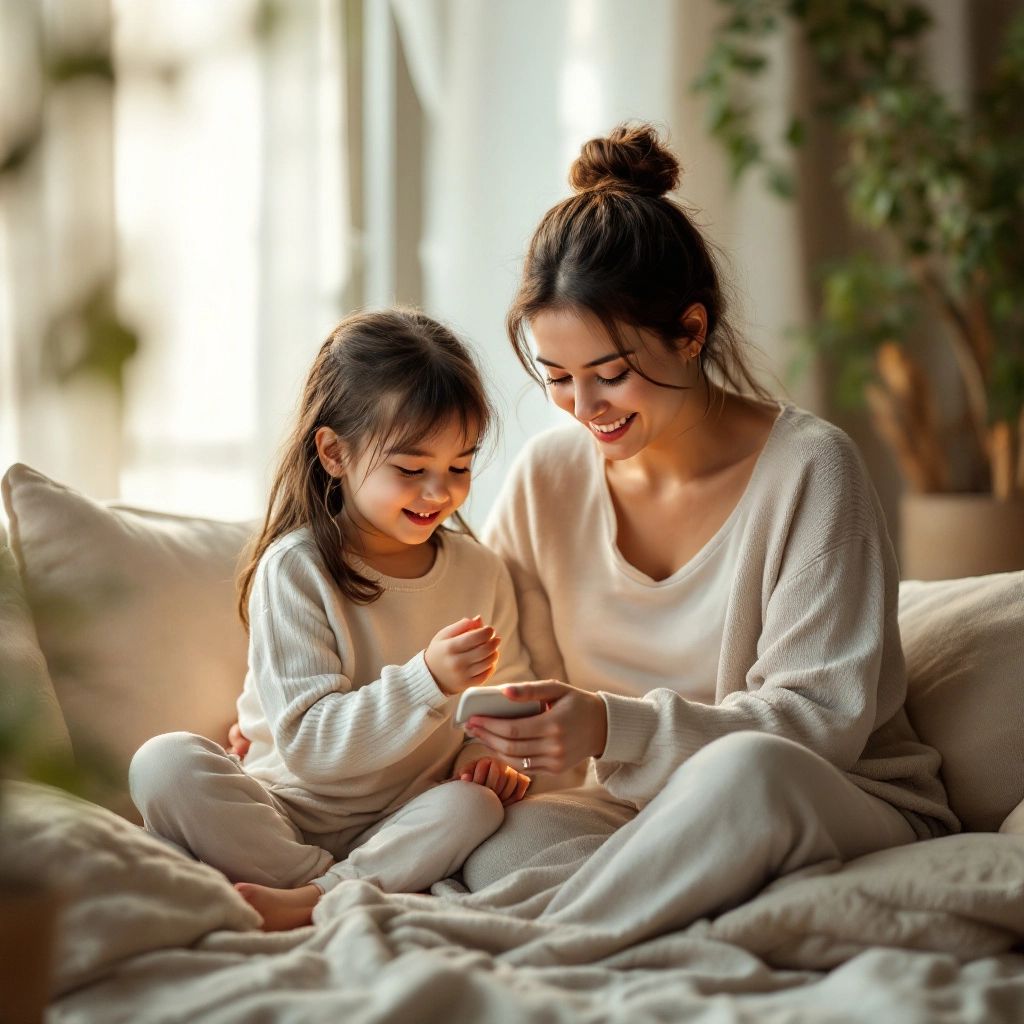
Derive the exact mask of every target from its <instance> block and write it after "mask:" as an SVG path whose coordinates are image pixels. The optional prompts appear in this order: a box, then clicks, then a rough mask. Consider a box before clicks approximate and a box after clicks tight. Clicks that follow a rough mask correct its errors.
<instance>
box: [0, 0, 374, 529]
mask: <svg viewBox="0 0 1024 1024" xmlns="http://www.w3.org/2000/svg"><path fill="white" fill-rule="evenodd" d="M348 7H351V4H350V3H347V2H346V0H295V2H291V3H287V4H266V3H263V2H261V0H217V2H216V3H210V2H208V0H81V2H77V0H76V3H75V4H71V5H67V4H47V5H38V6H37V5H36V4H35V3H34V2H25V3H11V4H9V5H5V7H4V12H3V17H4V22H3V29H4V31H3V33H2V35H3V40H2V44H0V45H2V47H3V50H2V54H0V55H2V56H3V57H4V60H3V61H2V62H0V63H2V64H3V67H0V76H2V82H3V84H4V86H5V88H4V93H5V95H4V97H3V102H2V107H0V114H2V116H0V130H2V134H3V138H4V141H5V144H7V143H8V142H9V140H10V139H11V138H17V137H18V133H19V131H21V130H22V128H21V126H20V124H19V117H20V118H21V119H22V120H24V121H26V122H28V123H30V122H31V120H32V118H34V117H36V118H38V119H39V120H40V122H41V125H42V129H43V131H42V144H41V145H40V146H39V147H37V151H38V156H37V158H36V163H34V164H33V165H32V166H31V167H29V168H27V169H26V172H25V173H24V174H23V175H17V176H6V175H5V178H4V181H3V183H2V185H0V187H2V188H3V198H4V201H5V202H4V211H3V219H2V220H0V229H2V231H0V243H2V244H0V261H2V266H0V269H2V285H0V288H2V291H0V299H2V300H3V301H2V302H0V373H2V380H0V462H2V463H3V465H4V466H6V464H8V463H9V462H12V461H14V460H16V459H17V460H21V461H25V462H29V463H30V464H32V465H34V466H36V467H38V468H39V469H41V470H43V471H44V472H47V473H49V474H51V475H53V476H55V477H57V478H58V479H60V480H62V481H64V482H67V483H70V484H72V485H74V486H76V487H79V488H81V489H83V490H85V491H86V492H87V493H89V494H91V495H93V496H95V497H100V498H120V499H121V500H125V501H129V502H133V503H137V504H142V505H148V506H154V507H158V508H162V509H170V510H177V511H182V512H190V513H200V514H209V515H215V516H221V517H225V518H233V517H243V516H251V515H255V514H258V513H259V512H261V511H262V506H263V502H264V495H265V491H266V486H267V482H268V480H267V478H268V474H269V470H270V467H271V464H272V462H273V457H274V454H275V449H276V447H277V444H278V441H279V439H280V438H281V436H282V434H283V432H284V430H285V428H286V425H287V422H288V420H289V417H290V416H291V413H292V409H293V405H294V402H295V400H296V398H297V395H298V389H299V386H300V384H301V380H302V377H303V375H304V373H305V371H306V369H307V367H308V365H309V363H310V361H311V359H312V356H313V353H314V352H315V351H316V349H317V347H318V346H319V343H320V341H321V340H322V338H323V336H324V335H325V334H326V332H327V330H328V329H329V328H330V326H331V325H332V324H333V323H334V322H335V321H336V320H337V319H338V317H339V316H340V315H341V313H342V311H343V309H342V307H343V298H342V296H343V290H344V288H345V285H346V281H347V280H348V278H349V273H350V263H351V254H352V252H353V250H354V247H355V243H354V239H353V234H352V230H351V227H350V224H351V218H350V211H349V200H348V194H349V184H348V176H347V156H346V146H347V125H346V95H345V88H346V53H345V46H346V42H345V11H346V8H348ZM39 33H43V34H44V35H45V38H46V39H47V42H48V44H49V45H51V46H53V45H55V44H56V43H58V42H61V40H60V38H59V37H60V34H61V33H63V34H64V35H65V36H67V37H68V38H69V40H70V43H69V44H68V46H69V47H70V48H72V49H73V47H74V46H76V45H79V44H80V41H81V40H82V39H84V40H85V42H86V44H87V45H90V46H92V43H90V42H89V39H90V37H96V38H97V39H98V38H100V37H102V47H105V48H106V51H107V52H109V53H110V55H111V58H112V67H113V71H114V76H115V79H114V82H113V83H111V82H110V81H103V80H102V79H97V81H96V83H95V84H94V85H90V83H89V81H88V79H87V80H86V82H85V83H84V87H83V88H82V89H76V90H74V91H71V90H56V89H55V90H52V94H51V95H46V98H45V102H44V100H43V96H44V93H45V83H43V76H42V70H41V68H40V67H36V66H35V65H34V64H33V61H32V59H30V58H31V57H32V56H33V55H35V54H36V53H37V52H38V51H37V50H36V49H35V46H36V43H37V41H38V36H39ZM94 41H95V40H94ZM102 47H101V48H102ZM26 83H27V84H26ZM33 89H35V91H36V93H38V95H34V94H33ZM19 90H20V92H19ZM65 93H66V96H65ZM40 111H41V113H40ZM9 200H15V201H9ZM115 265H116V269H117V273H116V282H117V300H118V308H119V312H120V314H121V316H122V317H123V318H124V320H125V321H126V322H127V323H129V324H131V325H132V326H133V327H134V328H136V329H137V331H138V333H139V338H140V348H139V352H138V354H137V356H135V357H134V358H133V359H131V360H130V361H129V362H128V364H127V367H126V373H125V377H124V388H123V391H122V392H120V393H119V392H118V391H117V389H116V388H114V387H113V386H112V385H111V384H110V382H109V381H104V380H102V379H98V378H96V377H94V376H90V375H89V374H82V375H79V376H78V377H76V378H74V379H73V380H71V381H69V382H65V383H64V384H62V385H61V386H57V385H55V384H54V383H53V382H52V380H47V379H46V374H45V366H43V360H42V357H41V355H40V353H42V352H43V350H44V338H45V336H46V334H47V331H48V329H49V322H50V320H51V318H52V316H53V314H54V311H55V310H59V309H60V307H61V305H62V304H66V303H67V302H69V301H71V300H79V299H80V298H81V296H82V295H84V294H87V293H88V290H89V288H90V287H92V284H93V282H94V280H102V279H104V275H108V274H112V273H113V271H114V268H115ZM0 468H2V467H0Z"/></svg>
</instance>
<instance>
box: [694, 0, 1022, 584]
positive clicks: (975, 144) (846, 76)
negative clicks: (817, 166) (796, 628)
mask: <svg viewBox="0 0 1024 1024" xmlns="http://www.w3.org/2000/svg"><path fill="white" fill-rule="evenodd" d="M719 3H720V5H721V6H722V8H723V9H724V18H723V20H722V22H721V24H720V25H719V26H718V28H717V30H716V32H715V36H714V41H713V44H712V47H711V49H710V51H709V54H708V58H707V61H706V64H705V66H704V68H703V70H702V72H701V74H700V75H699V77H698V78H697V80H696V81H695V83H694V88H695V89H696V90H697V91H700V92H702V93H704V94H705V95H706V97H707V99H708V101H709V104H708V109H709V118H710V129H711V132H712V134H713V136H714V137H715V138H716V139H718V140H719V141H720V142H721V143H722V144H723V145H724V146H725V147H726V149H727V151H728V154H729V157H730V161H731V165H732V171H733V174H734V177H735V178H739V177H741V176H742V175H744V174H746V173H748V172H750V171H752V170H759V171H760V172H762V173H763V174H764V175H765V181H766V184H767V186H768V187H769V188H770V189H772V190H773V191H775V192H776V193H778V194H780V195H782V196H790V195H792V194H793V193H794V191H795V189H794V182H793V178H792V175H791V174H790V172H789V171H788V168H787V165H786V162H785V161H784V160H783V159H780V157H779V155H778V152H779V151H778V148H773V147H772V145H771V144H770V143H769V142H767V141H766V140H765V139H762V138H761V137H759V135H758V134H757V132H756V131H755V128H754V113H755V104H754V103H753V102H752V99H751V97H752V88H751V87H752V85H753V83H754V80H755V79H756V78H757V76H758V75H760V74H761V73H763V71H764V69H765V68H766V67H767V60H768V59H767V57H766V55H765V52H764V42H765V40H766V39H767V38H768V37H769V36H770V35H771V34H772V33H775V32H777V31H779V30H780V28H781V27H782V26H783V25H784V24H786V23H787V22H788V23H790V24H791V25H793V26H794V27H795V28H796V30H797V32H798V34H799V35H800V36H801V38H802V39H803V40H804V41H805V42H806V45H807V50H808V52H809V54H810V56H811V59H812V62H813V65H814V68H815V74H816V77H817V79H818V81H819V82H820V83H821V85H820V101H821V102H820V103H819V104H817V106H816V109H815V111H814V112H813V114H812V115H811V116H810V117H808V118H801V117H797V116H794V117H793V118H792V119H791V120H790V121H789V124H788V130H787V132H786V136H785V142H786V143H789V144H793V145H798V144H800V143H801V142H802V141H803V140H804V139H805V138H806V137H807V135H808V132H809V131H811V130H813V126H814V125H815V124H817V123H820V121H819V120H818V119H819V118H820V117H822V116H824V117H827V118H828V119H829V120H830V121H831V122H832V123H833V124H834V125H835V128H836V130H837V131H838V136H839V139H840V140H841V142H842V144H843V147H844V160H843V164H842V169H841V171H840V173H839V184H840V186H841V188H842V190H843V193H844V195H845V199H846V202H847V206H848V209H849V211H850V214H851V216H852V218H853V220H854V222H855V223H856V224H857V225H858V226H859V227H860V228H861V229H865V230H864V233H863V237H864V238H865V240H866V241H867V242H868V243H870V248H869V249H868V250H867V251H865V252H861V253H855V254H853V255H852V256H850V257H848V258H846V259H843V260H841V261H836V262H834V263H832V264H830V265H828V266H827V267H825V268H824V274H823V278H822V291H821V302H820V314H819V317H818V319H817V321H816V322H815V323H814V324H812V325H811V327H810V329H809V330H807V331H806V332H805V338H806V341H807V343H808V344H809V347H810V351H811V353H813V354H814V355H816V356H823V357H825V358H826V359H827V360H828V362H829V364H830V365H831V366H832V367H834V369H835V371H836V380H837V386H838V397H839V399H840V401H841V402H843V403H845V404H855V403H856V404H863V405H865V406H866V408H867V411H868V415H869V417H870V420H871V422H872V424H873V426H874V428H875V429H876V431H877V432H878V434H879V435H880V436H881V438H882V439H883V441H884V442H885V443H886V445H887V446H888V447H889V449H890V450H891V451H892V453H893V456H894V458H895V460H896V462H897V464H898V466H899V469H900V473H901V476H902V478H903V481H904V484H905V493H904V498H903V502H902V507H901V521H902V531H901V532H902V539H903V545H902V561H903V568H904V573H905V575H908V576H918V577H923V578H941V577H945V576H958V575H972V574H976V573H982V572H992V571H998V570H1001V569H1014V568H1024V245H1022V243H1021V239H1022V238H1024V13H1022V14H1020V15H1018V16H1017V17H1016V18H1015V19H1014V20H1013V21H1012V23H1011V25H1010V26H1009V31H1007V32H1006V34H1005V37H1004V40H1003V47H1002V53H1001V56H1000V58H999V60H998V62H997V63H996V65H995V66H994V68H993V69H992V74H991V76H990V80H989V81H988V82H987V83H986V85H985V87H984V88H983V89H980V90H978V91H977V92H976V94H975V95H973V96H972V97H971V102H970V105H969V108H968V109H967V110H966V111H965V112H960V111H957V110H955V109H954V108H953V107H952V106H951V104H950V102H949V101H948V100H947V99H946V97H945V96H944V95H943V94H942V93H941V92H940V91H939V90H938V89H937V88H936V87H935V86H934V85H933V84H932V83H931V82H930V81H929V79H928V77H927V74H926V72H925V68H924V60H923V52H922V51H923V47H922V43H923V41H924V39H925V34H926V33H927V31H928V29H929V27H930V26H931V19H930V16H929V14H928V12H927V11H926V10H925V9H924V8H922V7H921V6H919V5H918V4H916V3H913V2H909V0H719ZM940 349H941V350H942V351H940ZM949 357H951V362H952V364H953V366H955V377H956V378H957V379H958V381H959V388H960V391H961V396H957V397H958V398H961V397H962V402H960V401H954V402H950V401H949V400H948V399H945V396H943V395H942V394H941V393H940V391H939V389H938V387H937V386H936V384H935V377H934V376H933V373H932V371H933V368H934V365H935V364H936V362H937V361H939V362H941V361H942V360H943V359H944V358H945V359H946V360H947V361H950V360H949ZM944 399H945V400H944ZM958 405H962V408H963V413H962V414H958V412H957V411H956V407H957V406H958ZM951 406H953V409H951V408H950V407H951Z"/></svg>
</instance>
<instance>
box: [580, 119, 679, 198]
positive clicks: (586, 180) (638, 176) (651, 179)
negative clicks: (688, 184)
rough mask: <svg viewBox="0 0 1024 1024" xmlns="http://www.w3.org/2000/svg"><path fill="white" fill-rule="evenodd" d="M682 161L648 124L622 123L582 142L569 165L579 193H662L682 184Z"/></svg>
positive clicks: (655, 194)
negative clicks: (612, 189) (610, 190)
mask: <svg viewBox="0 0 1024 1024" xmlns="http://www.w3.org/2000/svg"><path fill="white" fill-rule="evenodd" d="M679 174H680V167H679V161H678V160H677V159H676V158H675V156H674V155H673V154H672V152H671V151H670V150H669V149H667V148H666V147H665V146H664V145H663V144H662V141H661V137H660V136H659V134H658V131H657V129H656V128H654V127H653V126H652V125H649V124H620V125H619V126H618V127H616V128H614V129H612V131H611V132H610V133H609V134H608V135H607V136H606V137H605V138H602V139H591V140H590V141H589V142H585V143H584V144H583V148H582V149H581V150H580V155H579V156H578V157H577V158H576V159H575V160H574V161H573V164H572V167H570V168H569V184H570V185H572V187H573V189H574V190H575V191H576V192H587V191H589V190H590V189H596V188H610V187H618V188H625V189H631V190H632V191H634V192H640V193H642V194H643V195H651V196H663V195H664V194H665V193H666V192H671V191H672V189H674V188H675V187H676V185H678V184H679Z"/></svg>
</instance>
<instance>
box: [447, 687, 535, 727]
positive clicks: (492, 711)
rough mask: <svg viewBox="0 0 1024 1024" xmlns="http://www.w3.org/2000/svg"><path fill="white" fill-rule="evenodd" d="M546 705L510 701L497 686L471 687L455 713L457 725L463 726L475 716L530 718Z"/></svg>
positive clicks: (465, 692) (463, 694)
mask: <svg viewBox="0 0 1024 1024" xmlns="http://www.w3.org/2000/svg"><path fill="white" fill-rule="evenodd" d="M543 710H544V705H543V704H542V703H541V702H540V701H539V700H509V698H508V697H506V696H505V694H503V693H502V692H501V690H500V689H498V687H496V686H471V687H470V688H469V689H468V690H463V691H462V696H461V697H460V698H459V706H458V708H457V709H456V711H455V724H456V725H462V724H463V723H464V722H466V721H468V720H469V719H470V717H471V716H473V715H488V716H490V717H491V718H528V717H529V716H530V715H539V714H540V713H541V712H542V711H543Z"/></svg>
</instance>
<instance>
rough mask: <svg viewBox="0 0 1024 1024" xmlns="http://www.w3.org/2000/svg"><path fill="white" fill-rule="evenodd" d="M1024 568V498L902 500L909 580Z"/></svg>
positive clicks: (903, 563) (904, 569)
mask: <svg viewBox="0 0 1024 1024" xmlns="http://www.w3.org/2000/svg"><path fill="white" fill-rule="evenodd" d="M1015 569H1024V499H1021V498H1017V499H1014V500H1011V501H997V500H996V499H995V498H993V497H992V496H991V495H988V494H907V495H904V496H903V499H902V501H901V503H900V570H901V575H902V576H903V579H906V580H950V579H957V578H959V577H961V576H984V575H987V574H988V573H993V572H1011V571H1013V570H1015Z"/></svg>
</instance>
